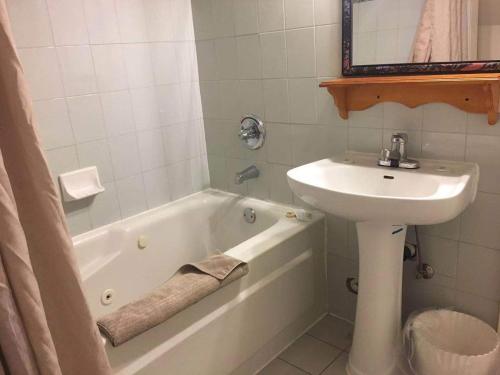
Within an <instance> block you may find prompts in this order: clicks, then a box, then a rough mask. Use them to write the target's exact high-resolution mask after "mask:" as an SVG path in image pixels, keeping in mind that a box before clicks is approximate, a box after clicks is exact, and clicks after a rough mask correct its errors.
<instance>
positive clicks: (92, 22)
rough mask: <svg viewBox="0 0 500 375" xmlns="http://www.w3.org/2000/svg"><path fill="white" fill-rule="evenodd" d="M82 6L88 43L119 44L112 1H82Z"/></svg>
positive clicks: (118, 32) (116, 19) (116, 21)
mask: <svg viewBox="0 0 500 375" xmlns="http://www.w3.org/2000/svg"><path fill="white" fill-rule="evenodd" d="M83 6H84V9H85V19H86V21H87V30H88V33H89V40H90V43H92V44H99V43H118V42H120V31H119V28H118V18H117V15H116V9H115V2H114V1H111V0H83Z"/></svg>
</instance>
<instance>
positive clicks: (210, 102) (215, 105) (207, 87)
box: [200, 81, 220, 118]
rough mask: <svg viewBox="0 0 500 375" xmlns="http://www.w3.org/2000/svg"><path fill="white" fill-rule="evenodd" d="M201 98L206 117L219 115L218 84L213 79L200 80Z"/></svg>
mask: <svg viewBox="0 0 500 375" xmlns="http://www.w3.org/2000/svg"><path fill="white" fill-rule="evenodd" d="M200 91H201V100H202V103H203V115H204V116H205V117H206V118H218V117H219V113H220V110H219V107H220V98H219V84H218V82H214V81H207V82H200Z"/></svg>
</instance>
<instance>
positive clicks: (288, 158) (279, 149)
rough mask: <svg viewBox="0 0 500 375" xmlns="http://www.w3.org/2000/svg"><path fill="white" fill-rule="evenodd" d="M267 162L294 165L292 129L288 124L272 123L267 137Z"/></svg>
mask: <svg viewBox="0 0 500 375" xmlns="http://www.w3.org/2000/svg"><path fill="white" fill-rule="evenodd" d="M266 138H267V139H266V144H265V147H266V152H267V161H268V162H269V163H277V164H285V165H292V162H293V160H292V147H291V146H290V145H291V144H292V127H291V126H290V125H287V124H273V123H270V124H269V125H268V128H267V136H266Z"/></svg>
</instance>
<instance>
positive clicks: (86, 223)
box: [64, 207, 92, 236]
mask: <svg viewBox="0 0 500 375" xmlns="http://www.w3.org/2000/svg"><path fill="white" fill-rule="evenodd" d="M64 213H65V214H66V223H67V224H68V229H69V232H70V234H71V235H74V236H75V235H77V234H80V233H83V232H86V231H88V230H90V229H92V222H91V221H90V216H89V210H88V208H87V207H81V208H79V209H67V208H66V207H64Z"/></svg>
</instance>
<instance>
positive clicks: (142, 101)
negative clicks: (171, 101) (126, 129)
mask: <svg viewBox="0 0 500 375" xmlns="http://www.w3.org/2000/svg"><path fill="white" fill-rule="evenodd" d="M130 97H131V100H132V110H133V112H134V120H135V124H136V128H137V129H138V130H142V129H150V128H153V127H157V126H159V124H160V112H159V109H158V99H157V98H156V90H155V88H154V87H145V88H138V89H132V90H130Z"/></svg>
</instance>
